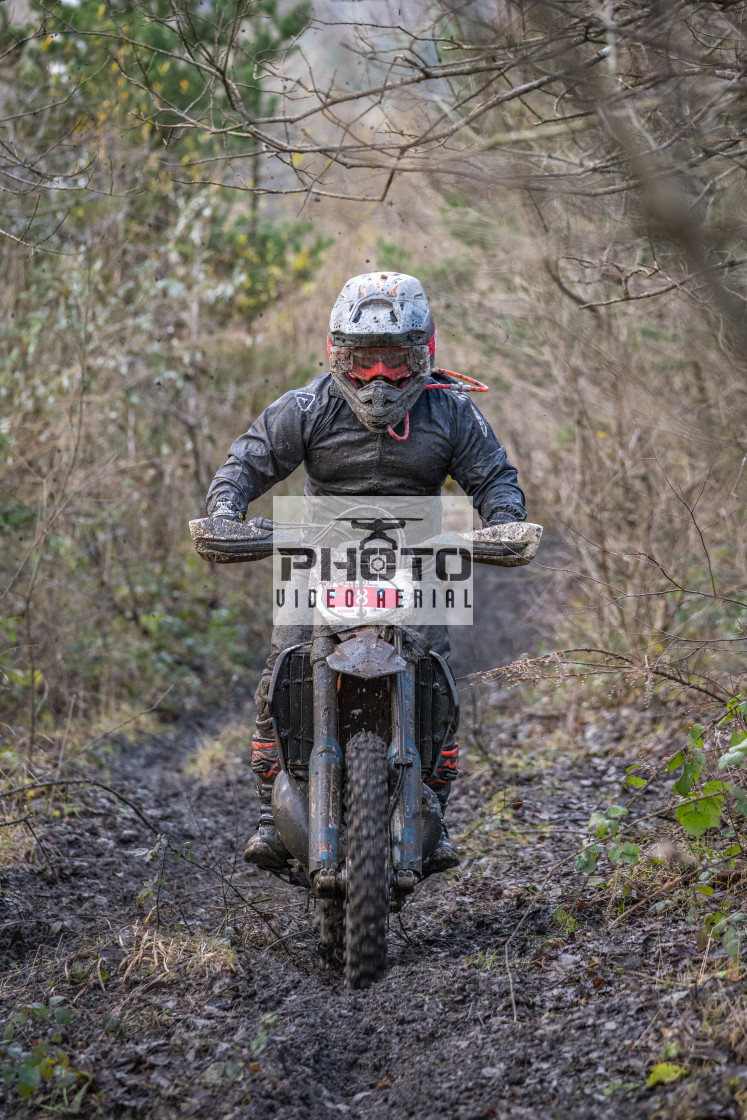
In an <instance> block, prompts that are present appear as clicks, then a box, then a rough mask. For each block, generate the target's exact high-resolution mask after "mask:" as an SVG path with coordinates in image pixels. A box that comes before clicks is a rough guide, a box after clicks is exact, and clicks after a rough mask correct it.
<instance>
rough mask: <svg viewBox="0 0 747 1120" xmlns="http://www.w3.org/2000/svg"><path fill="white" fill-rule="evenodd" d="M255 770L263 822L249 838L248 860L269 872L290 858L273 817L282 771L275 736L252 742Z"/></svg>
mask: <svg viewBox="0 0 747 1120" xmlns="http://www.w3.org/2000/svg"><path fill="white" fill-rule="evenodd" d="M252 770H253V771H254V773H255V776H256V781H257V797H258V799H259V821H258V822H257V831H256V832H255V833H254V835H253V836H250V837H249V840H248V842H247V845H246V847H245V848H244V859H245V860H246V861H247V863H253V864H255V865H256V866H257V867H261V868H263V869H264V870H265V871H279V870H280V869H281V868H282V867H285V866H286V864H287V863H288V860H289V859H290V852H288V850H287V848H286V847H285V844H284V843H283V841H282V840H281V839H280V834H279V832H278V830H277V828H276V827H275V821H274V819H273V816H272V787H273V784H274V782H275V779H276V778H277V776H278V774H279V773H280V758H279V757H278V748H277V745H276V744H275V742H274V740H272V739H259V738H257V739H255V740H254V741H253V743H252Z"/></svg>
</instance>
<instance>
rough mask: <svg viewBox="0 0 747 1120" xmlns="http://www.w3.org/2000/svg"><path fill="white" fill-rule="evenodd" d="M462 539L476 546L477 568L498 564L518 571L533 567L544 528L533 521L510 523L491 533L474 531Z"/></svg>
mask: <svg viewBox="0 0 747 1120" xmlns="http://www.w3.org/2000/svg"><path fill="white" fill-rule="evenodd" d="M461 536H463V537H464V539H465V540H466V541H471V543H472V559H473V561H474V562H475V563H476V564H495V565H498V566H500V567H501V568H518V567H520V566H521V565H522V564H530V563H531V562H532V560H534V558H535V556H536V555H537V549H538V548H539V543H540V540H541V539H542V526H541V525H534V524H533V523H532V522H531V521H509V522H507V523H506V524H504V525H491V526H490V528H488V529H473V530H472V532H471V533H463V534H461Z"/></svg>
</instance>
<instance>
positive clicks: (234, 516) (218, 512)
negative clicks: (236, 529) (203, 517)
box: [210, 502, 243, 521]
mask: <svg viewBox="0 0 747 1120" xmlns="http://www.w3.org/2000/svg"><path fill="white" fill-rule="evenodd" d="M210 517H225V519H226V520H227V521H242V520H243V518H242V517H241V515H240V514H239V513H237V512H236V510H235V509H234V508H233V507H232V506H229V505H228V503H227V502H223V503H219V504H218V505H217V506H216V507H215V509H214V510H211V512H210Z"/></svg>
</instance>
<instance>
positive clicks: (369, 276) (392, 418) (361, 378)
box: [328, 272, 436, 438]
mask: <svg viewBox="0 0 747 1120" xmlns="http://www.w3.org/2000/svg"><path fill="white" fill-rule="evenodd" d="M328 344H329V355H330V372H331V374H332V377H333V378H334V381H335V384H336V385H337V386H338V387H339V389H340V391H341V393H342V395H343V396H344V398H345V400H346V401H347V402H348V404H349V405H350V407H351V408H352V410H353V412H354V413H355V414H356V416H357V417H358V419H359V420H360V421H361V423H362V424H365V426H366V427H367V428H368V429H369V430H371V431H374V432H376V431H386V430H389V431H390V433H391V434H392V435H395V433H394V431H393V428H394V426H395V425H397V424H399V422H400V421H401V420H403V419H405V420H406V418H407V416H408V414H409V410H410V409H411V408H412V406H413V405H414V404H415V401H416V400H417V399H418V397H419V396H420V394H421V393H422V391H423V388H424V386H425V383H426V381H427V380H428V377H429V375H430V368H431V365H432V362H433V355H434V353H435V344H436V328H435V323H434V321H433V314H432V312H431V309H430V304H429V303H428V297H427V296H426V294H425V291H424V290H423V285H422V284H421V283H420V281H419V280H417V279H416V278H415V277H414V276H408V275H407V274H406V273H404V272H368V273H364V274H363V275H361V276H354V277H353V278H352V279H350V280H348V282H347V283H346V284H345V286H344V288H343V289H342V291H341V292H340V294H339V296H338V297H337V300H336V301H335V305H334V307H333V308H332V314H331V316H330V320H329V339H328ZM406 422H407V421H406ZM407 430H408V431H409V426H408V427H407ZM395 438H403V437H399V436H395Z"/></svg>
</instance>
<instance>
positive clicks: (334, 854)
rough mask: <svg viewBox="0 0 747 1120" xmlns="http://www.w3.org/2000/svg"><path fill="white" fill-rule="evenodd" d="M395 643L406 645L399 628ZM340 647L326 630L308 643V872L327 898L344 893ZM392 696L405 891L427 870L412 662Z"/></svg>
mask: <svg viewBox="0 0 747 1120" xmlns="http://www.w3.org/2000/svg"><path fill="white" fill-rule="evenodd" d="M394 644H395V647H396V649H397V652H398V653H401V650H402V637H401V635H400V634H397V635H396V637H395V643H394ZM334 648H335V643H334V641H333V640H332V639H331V638H330V637H329V636H327V635H324V634H318V635H315V636H314V638H313V640H312V645H311V663H312V668H313V678H314V746H313V748H312V751H311V757H310V759H309V878H310V879H311V881H312V884H313V886H314V890H315V892H316V893H317V894H318V895H320V896H323V897H324V896H326V897H330V896H332V895H339V894H342V893H344V889H345V874H344V869H343V868H341V866H340V832H341V828H342V777H343V766H344V760H343V753H342V749H341V747H340V742H339V731H338V710H337V673H336V672H335V670H333V669H332V668H330V666H329V665H328V664H327V655H328V654H330V653H331V652H332V651H333V650H334ZM395 679H396V684H395V688H394V689H393V695H392V725H393V730H394V735H393V738H392V743H391V746H390V748H389V755H388V762H389V770H390V774H391V781H390V784H391V786H392V792H391V801H390V811H389V817H390V836H391V859H392V885H393V887H394V890H395V894H396V895H398V896H402V895H405V894H409V893H410V892H411V891H413V890H414V889H415V886H416V884H417V883H418V881H419V880H420V878H421V876H422V872H423V818H422V808H421V800H422V779H421V773H420V754H419V752H418V749H417V745H416V743H415V666H414V665H413V664H412V662H410V661H408V662H407V668H406V669H405V670H404V671H403V672H402V673H397V674H396V678H395Z"/></svg>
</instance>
